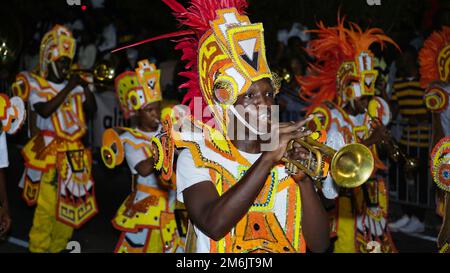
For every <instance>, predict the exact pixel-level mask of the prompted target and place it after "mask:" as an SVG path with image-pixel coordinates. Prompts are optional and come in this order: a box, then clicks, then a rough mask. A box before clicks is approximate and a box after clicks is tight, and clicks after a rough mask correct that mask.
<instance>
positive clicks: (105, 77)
mask: <svg viewBox="0 0 450 273" xmlns="http://www.w3.org/2000/svg"><path fill="white" fill-rule="evenodd" d="M93 73H94V78H95V79H97V80H98V81H99V82H105V81H112V80H114V77H115V75H116V72H115V69H114V67H113V66H112V65H110V64H109V63H107V62H101V63H99V64H98V65H96V66H95V68H94V71H93Z"/></svg>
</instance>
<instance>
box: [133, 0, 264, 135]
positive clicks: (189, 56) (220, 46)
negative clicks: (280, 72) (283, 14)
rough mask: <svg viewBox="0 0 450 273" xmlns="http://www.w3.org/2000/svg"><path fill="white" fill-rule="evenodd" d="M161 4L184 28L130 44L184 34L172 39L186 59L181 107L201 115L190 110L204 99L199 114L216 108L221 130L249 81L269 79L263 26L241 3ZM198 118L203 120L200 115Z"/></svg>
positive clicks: (194, 0)
mask: <svg viewBox="0 0 450 273" xmlns="http://www.w3.org/2000/svg"><path fill="white" fill-rule="evenodd" d="M163 2H164V3H166V4H167V5H168V6H169V7H170V8H171V9H172V10H173V11H174V16H175V17H176V19H177V20H178V21H179V22H180V24H181V26H183V27H187V28H188V30H183V31H178V32H175V33H171V34H166V35H162V36H159V37H155V38H151V39H148V40H146V41H142V42H139V43H136V44H133V45H130V46H135V45H137V44H141V43H144V42H150V41H154V40H158V39H163V38H170V37H177V36H186V37H183V38H181V39H179V40H177V41H175V42H176V43H177V45H176V47H175V49H177V50H181V51H182V53H183V54H182V58H181V59H182V60H184V61H187V63H186V65H185V69H186V70H185V71H183V72H181V73H180V74H179V75H181V76H183V77H186V78H187V79H188V81H187V82H186V83H184V84H182V85H181V86H180V87H181V88H187V89H188V92H187V94H186V96H185V97H184V100H183V102H182V103H189V106H190V108H191V112H192V113H196V112H199V111H195V110H194V99H195V98H201V99H202V104H203V106H202V111H203V108H204V107H205V106H208V105H209V106H219V107H212V108H211V110H212V113H213V115H214V117H215V119H216V121H218V124H219V125H221V127H222V129H224V126H225V124H226V119H227V116H226V114H225V113H226V111H225V110H226V107H227V106H229V105H232V104H233V103H234V102H235V101H236V99H237V97H238V96H239V95H241V94H243V93H245V92H246V91H247V90H248V88H249V87H250V85H251V83H252V82H254V81H257V80H259V79H262V78H269V79H272V74H271V72H270V69H269V67H268V65H267V60H266V56H265V45H264V36H263V32H264V30H263V27H262V24H252V23H251V22H250V20H249V18H248V17H247V16H245V9H246V8H247V6H248V4H247V2H246V1H245V0H191V1H190V6H189V7H188V8H185V7H183V6H182V5H181V4H180V3H178V2H177V1H176V0H163ZM130 46H127V47H130ZM125 48H126V47H125ZM196 101H197V100H196ZM197 110H199V109H197ZM202 111H200V112H202ZM196 118H197V119H203V121H205V118H204V117H203V116H202V113H200V115H197V116H196ZM224 131H225V130H224Z"/></svg>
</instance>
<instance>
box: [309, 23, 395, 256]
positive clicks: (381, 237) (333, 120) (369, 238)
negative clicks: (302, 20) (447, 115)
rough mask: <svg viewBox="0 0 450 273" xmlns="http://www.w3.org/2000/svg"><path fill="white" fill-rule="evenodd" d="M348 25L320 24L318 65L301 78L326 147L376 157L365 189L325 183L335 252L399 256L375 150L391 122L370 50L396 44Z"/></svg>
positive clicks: (313, 50) (313, 45) (312, 47)
mask: <svg viewBox="0 0 450 273" xmlns="http://www.w3.org/2000/svg"><path fill="white" fill-rule="evenodd" d="M346 23H347V22H345V20H344V19H340V18H339V19H338V24H337V26H334V27H326V26H325V25H324V24H323V23H319V24H318V29H316V30H313V31H312V32H313V33H316V34H317V38H316V39H314V40H312V41H311V42H310V44H309V52H310V54H311V55H312V57H314V59H315V62H314V63H311V64H310V67H309V76H306V77H303V78H302V79H301V85H302V90H301V95H302V97H306V98H309V99H310V101H311V103H312V106H311V107H310V109H309V113H313V114H314V115H315V116H316V118H314V122H312V123H311V125H310V127H313V128H314V127H315V128H316V130H325V131H326V132H327V140H326V145H328V146H331V147H333V148H335V149H339V148H341V147H343V146H344V145H346V144H349V143H361V144H364V145H365V146H367V147H369V148H370V149H371V151H372V154H373V156H374V158H375V170H374V172H373V173H372V176H371V177H370V178H369V180H368V181H367V182H366V183H365V184H363V185H362V186H360V187H356V188H352V189H347V188H344V187H341V188H339V187H337V185H336V183H335V182H334V181H333V179H332V177H330V176H329V177H327V178H326V179H325V180H324V182H323V184H322V193H323V195H324V197H325V201H326V200H333V201H332V202H330V201H327V202H328V203H331V206H330V207H331V208H332V209H331V211H330V216H331V220H330V222H331V224H332V225H331V228H330V229H331V237H332V238H333V240H334V241H335V242H334V252H338V253H341V252H345V253H355V252H357V253H361V252H362V253H364V252H372V251H376V252H384V253H388V252H395V251H396V250H395V246H394V244H393V242H392V239H391V236H390V233H389V229H388V227H387V219H388V192H387V188H386V184H385V182H384V180H383V179H382V178H381V177H380V176H378V173H377V170H382V169H383V168H384V166H383V164H382V163H381V161H380V160H379V159H378V157H377V151H376V147H375V146H376V145H378V144H380V143H381V142H382V141H383V140H385V139H386V138H387V134H386V129H385V127H384V125H385V124H386V123H387V122H388V121H389V106H388V105H387V103H386V102H385V101H384V100H383V99H381V98H378V97H374V93H375V82H376V79H377V76H378V72H377V71H376V70H375V69H374V55H373V53H372V52H371V51H370V49H369V47H370V46H371V45H373V44H381V45H384V44H385V43H390V44H394V45H395V43H394V42H393V41H392V40H391V39H390V38H389V37H387V36H385V35H384V34H383V32H382V30H380V29H368V30H365V31H363V30H362V29H361V28H360V27H359V26H358V25H356V24H354V23H348V26H347V25H346ZM369 110H371V111H373V115H374V116H377V118H378V119H375V120H374V119H373V118H372V117H371V115H369ZM359 171H360V172H363V171H364V170H359ZM333 208H334V209H333ZM373 247H375V249H373Z"/></svg>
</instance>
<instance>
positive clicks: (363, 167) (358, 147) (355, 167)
mask: <svg viewBox="0 0 450 273" xmlns="http://www.w3.org/2000/svg"><path fill="white" fill-rule="evenodd" d="M374 164H375V162H374V159H373V156H372V152H371V151H370V149H369V148H367V147H366V146H364V145H362V144H359V143H354V144H349V145H346V146H344V147H343V148H342V149H340V150H339V151H337V152H336V154H335V155H334V156H333V158H332V160H331V165H330V169H331V176H332V177H333V179H334V181H335V183H336V184H337V185H338V186H340V187H343V188H356V187H359V186H361V185H362V184H364V183H365V182H366V181H367V180H368V179H369V178H370V176H371V175H372V172H373V169H374Z"/></svg>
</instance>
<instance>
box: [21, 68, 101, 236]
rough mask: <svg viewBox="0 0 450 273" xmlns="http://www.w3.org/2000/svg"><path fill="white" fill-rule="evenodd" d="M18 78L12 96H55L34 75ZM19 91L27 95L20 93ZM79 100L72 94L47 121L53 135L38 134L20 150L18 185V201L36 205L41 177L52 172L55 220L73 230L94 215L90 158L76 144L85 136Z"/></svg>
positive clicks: (81, 99)
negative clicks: (54, 176) (21, 163)
mask: <svg viewBox="0 0 450 273" xmlns="http://www.w3.org/2000/svg"><path fill="white" fill-rule="evenodd" d="M18 78H19V79H20V81H19V82H18V81H16V83H18V84H17V85H16V92H19V94H28V95H29V94H30V92H31V90H33V91H34V92H36V94H37V96H39V97H42V98H45V101H49V100H51V99H52V98H53V97H55V96H56V95H57V94H58V91H57V90H54V89H53V88H52V86H51V85H50V84H49V82H48V81H47V80H45V79H44V78H42V77H40V76H37V75H36V74H32V73H26V72H23V73H20V74H19V76H18ZM23 88H25V90H29V91H26V92H23V91H20V90H24V89H23ZM23 96H24V99H26V100H27V99H28V98H26V97H25V95H23ZM83 96H84V95H83V92H82V91H79V90H78V91H72V92H71V93H70V94H69V95H68V96H67V98H66V100H65V102H64V103H63V104H62V105H61V106H60V107H59V108H58V110H57V111H56V112H55V113H53V114H52V115H51V117H50V120H51V123H52V125H53V128H54V131H40V132H39V133H38V134H37V135H35V136H34V137H33V138H32V139H30V140H29V141H28V143H27V144H26V145H25V146H24V147H23V149H22V150H21V154H22V156H23V158H24V161H25V167H26V168H25V171H24V175H23V177H22V180H21V182H20V184H19V185H20V187H22V188H23V192H22V198H23V199H24V200H25V201H26V203H27V204H28V205H30V206H32V205H36V203H37V200H38V196H39V186H40V181H41V177H42V175H43V173H46V172H49V171H50V170H52V169H54V168H56V170H57V173H58V181H57V183H56V184H55V185H54V186H55V187H57V189H58V190H57V193H58V197H57V202H56V208H55V210H56V215H55V216H56V219H57V220H58V221H60V222H63V223H65V224H67V225H69V226H71V227H73V228H79V227H81V226H82V225H83V224H84V223H85V222H87V221H88V220H89V219H91V218H92V217H93V216H94V215H95V214H96V213H97V204H96V201H95V194H94V181H93V179H92V176H91V165H92V159H91V154H90V151H89V149H86V148H85V147H84V146H83V144H82V143H81V142H80V139H81V138H82V137H83V136H84V134H85V133H86V123H85V119H84V112H83Z"/></svg>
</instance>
